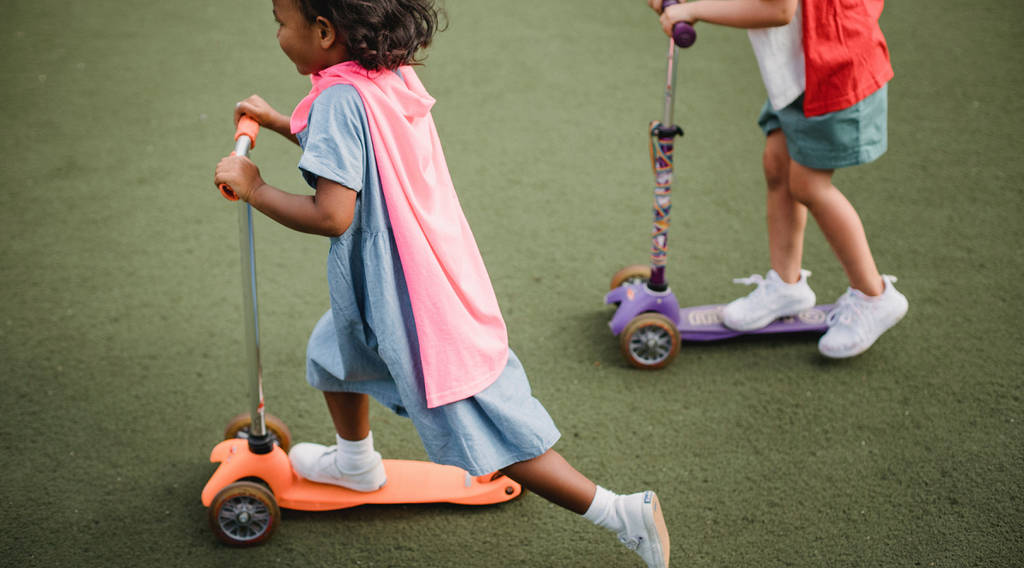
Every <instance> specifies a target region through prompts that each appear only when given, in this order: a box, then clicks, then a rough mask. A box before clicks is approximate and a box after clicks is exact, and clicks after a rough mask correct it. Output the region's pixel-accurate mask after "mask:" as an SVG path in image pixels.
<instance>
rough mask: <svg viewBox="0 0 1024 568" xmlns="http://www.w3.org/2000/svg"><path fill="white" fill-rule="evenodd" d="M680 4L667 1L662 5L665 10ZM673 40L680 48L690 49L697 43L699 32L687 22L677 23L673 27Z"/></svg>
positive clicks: (670, 0)
mask: <svg viewBox="0 0 1024 568" xmlns="http://www.w3.org/2000/svg"><path fill="white" fill-rule="evenodd" d="M678 3H679V2H678V0H665V1H664V2H662V3H661V9H662V10H664V9H665V8H668V7H669V6H672V5H673V4H678ZM672 39H673V41H675V42H676V45H678V46H679V47H690V46H691V45H693V43H694V42H695V41H697V30H695V29H693V26H691V25H690V24H688V23H686V22H676V24H675V25H674V26H672Z"/></svg>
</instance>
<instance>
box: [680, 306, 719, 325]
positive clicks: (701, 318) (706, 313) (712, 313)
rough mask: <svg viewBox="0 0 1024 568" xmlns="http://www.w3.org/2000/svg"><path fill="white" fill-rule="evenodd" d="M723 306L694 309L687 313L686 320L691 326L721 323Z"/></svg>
mask: <svg viewBox="0 0 1024 568" xmlns="http://www.w3.org/2000/svg"><path fill="white" fill-rule="evenodd" d="M722 307H723V306H716V307H715V308H714V309H711V310H694V311H692V312H690V313H688V314H686V320H687V321H688V322H689V323H690V325H691V326H695V327H696V326H699V325H720V324H721V323H722Z"/></svg>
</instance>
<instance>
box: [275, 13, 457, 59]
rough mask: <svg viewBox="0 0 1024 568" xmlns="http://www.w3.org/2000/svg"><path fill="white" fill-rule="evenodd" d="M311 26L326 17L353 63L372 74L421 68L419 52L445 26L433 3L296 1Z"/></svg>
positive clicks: (443, 15)
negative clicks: (405, 66)
mask: <svg viewBox="0 0 1024 568" xmlns="http://www.w3.org/2000/svg"><path fill="white" fill-rule="evenodd" d="M294 2H295V3H296V5H297V6H298V7H299V11H301V12H302V15H303V16H305V18H306V21H308V22H309V23H311V24H312V23H313V22H316V19H317V17H323V18H324V19H326V20H327V21H329V22H330V23H331V25H333V26H334V29H335V30H337V32H338V33H339V34H340V35H341V37H342V40H343V41H345V44H346V45H347V47H348V52H349V55H350V56H351V57H352V59H353V60H354V61H355V62H356V63H358V64H360V65H362V66H363V67H365V68H366V69H369V70H371V71H378V70H381V69H388V70H392V71H393V70H395V69H397V68H398V67H399V66H401V65H411V64H418V63H419V62H420V61H422V58H417V54H416V51H417V50H419V49H425V48H427V47H428V46H430V42H431V41H432V40H433V37H434V34H435V33H437V32H439V31H442V30H443V29H444V26H445V13H444V9H443V8H441V7H437V6H435V5H434V0H294Z"/></svg>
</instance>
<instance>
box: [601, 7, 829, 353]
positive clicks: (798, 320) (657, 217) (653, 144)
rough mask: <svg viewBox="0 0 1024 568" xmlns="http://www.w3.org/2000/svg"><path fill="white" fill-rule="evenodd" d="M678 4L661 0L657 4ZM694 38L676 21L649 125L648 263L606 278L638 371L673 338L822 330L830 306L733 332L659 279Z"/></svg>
mask: <svg viewBox="0 0 1024 568" xmlns="http://www.w3.org/2000/svg"><path fill="white" fill-rule="evenodd" d="M673 4H678V2H677V1H676V0H665V2H664V3H663V4H662V6H663V7H668V6H671V5H673ZM696 39H697V34H696V33H695V31H694V29H693V27H692V26H690V25H689V24H686V23H684V22H680V23H677V24H676V25H675V27H674V28H673V30H672V40H670V41H669V45H668V80H667V81H666V85H665V114H664V116H663V120H662V121H661V122H658V121H654V122H652V123H651V125H650V150H651V164H652V166H653V168H654V178H655V184H656V185H655V189H654V230H653V233H652V235H651V264H650V265H640V264H634V265H631V266H627V267H625V268H623V269H622V270H620V271H618V272H617V273H616V274H615V276H613V277H612V282H611V291H610V292H608V294H606V295H605V297H604V301H605V303H606V304H614V305H616V306H617V309H616V310H615V315H614V316H613V317H612V320H611V321H610V322H608V327H610V328H611V330H612V333H614V334H615V335H618V336H619V345H620V347H621V349H622V355H623V357H625V358H626V361H628V362H629V364H631V365H633V366H634V367H637V368H640V369H660V368H661V367H664V366H666V365H668V364H669V363H671V362H672V359H674V358H675V356H676V354H677V353H678V352H679V342H680V341H681V340H686V341H715V340H719V339H727V338H730V337H736V336H738V335H747V334H764V333H796V332H818V333H824V332H825V331H827V330H828V326H827V325H826V324H825V317H826V316H827V315H828V312H829V310H831V309H832V305H821V306H815V307H813V308H811V309H808V310H804V311H802V312H800V313H799V314H797V315H795V316H791V317H786V318H780V319H777V320H775V321H774V322H772V323H770V324H768V326H766V327H763V328H761V329H757V330H754V331H746V332H744V331H735V330H732V329H729V328H727V327H725V326H724V325H722V308H724V307H725V305H724V304H714V305H708V306H695V307H691V308H680V307H679V301H678V300H676V296H675V294H674V293H672V290H671V289H670V288H669V286H668V283H667V282H666V281H665V261H666V259H667V257H668V227H669V214H670V212H671V210H672V200H671V193H672V152H673V148H674V145H675V137H676V136H682V135H683V130H682V129H681V128H679V126H676V125H674V124H672V114H673V105H674V101H675V89H676V73H675V72H676V62H677V55H678V49H677V47H680V48H686V47H690V46H691V45H693V43H694V41H696Z"/></svg>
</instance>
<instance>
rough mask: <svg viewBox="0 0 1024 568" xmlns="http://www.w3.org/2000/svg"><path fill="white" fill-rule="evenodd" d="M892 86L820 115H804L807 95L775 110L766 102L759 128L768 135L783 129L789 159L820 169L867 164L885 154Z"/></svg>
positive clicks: (883, 86)
mask: <svg viewBox="0 0 1024 568" xmlns="http://www.w3.org/2000/svg"><path fill="white" fill-rule="evenodd" d="M888 89H889V84H888V83H886V84H885V85H882V87H881V88H880V89H878V90H877V91H875V92H874V93H872V94H871V95H869V96H868V97H867V98H865V99H864V100H862V101H860V102H859V103H857V104H855V105H853V106H851V107H848V108H844V109H843V110H837V111H835V112H830V113H828V114H823V115H821V116H812V117H806V116H804V96H803V95H800V97H798V98H797V99H796V100H795V101H793V102H792V103H791V104H790V105H789V106H787V107H786V108H784V109H782V110H779V111H776V110H774V109H772V105H771V103H767V102H766V103H765V104H764V108H762V109H761V116H760V117H758V119H757V124H758V126H760V127H761V130H763V131H764V133H765V136H767V135H768V133H769V132H771V131H773V130H775V129H777V128H781V129H782V133H783V134H784V135H785V136H786V147H787V148H788V149H789V156H790V157H791V158H793V159H794V160H796V161H797V163H799V164H801V165H803V166H807V167H808V168H814V169H818V170H834V169H836V168H843V167H846V166H856V165H857V164H866V163H868V162H872V161H874V160H875V159H877V158H878V157H879V156H881V155H882V154H884V153H885V150H886V147H887V144H888V141H887V138H888V137H887V134H886V130H887V129H886V123H887V120H888V118H887V116H888V106H889V104H888V97H887V93H888Z"/></svg>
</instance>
